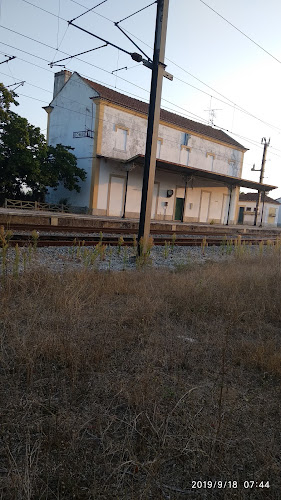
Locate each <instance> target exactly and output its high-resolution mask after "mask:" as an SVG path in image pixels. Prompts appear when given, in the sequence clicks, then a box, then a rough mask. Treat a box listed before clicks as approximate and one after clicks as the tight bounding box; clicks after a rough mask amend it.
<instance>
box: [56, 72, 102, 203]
mask: <svg viewBox="0 0 281 500" xmlns="http://www.w3.org/2000/svg"><path fill="white" fill-rule="evenodd" d="M94 94H95V91H94V90H93V89H91V88H90V87H89V86H88V85H86V84H85V83H84V82H83V81H82V80H81V78H79V76H78V75H77V74H75V73H74V74H73V75H72V76H71V78H70V79H69V81H68V82H67V84H66V85H65V86H64V87H63V89H62V90H61V91H60V92H59V93H58V95H57V96H56V97H55V98H54V100H53V101H52V103H51V105H52V106H53V107H54V109H53V110H52V112H51V113H50V118H49V120H50V121H49V144H51V145H53V146H55V145H56V144H63V145H64V146H71V147H73V148H74V150H73V151H72V153H73V154H75V156H76V157H77V166H78V167H79V168H83V169H84V170H86V173H87V178H86V181H85V182H80V186H81V191H80V193H77V192H76V191H68V190H66V189H64V188H63V186H59V187H58V189H57V190H53V189H50V188H49V194H48V195H47V200H48V201H49V202H50V203H56V202H58V201H59V200H60V199H61V198H67V199H68V202H69V203H70V204H71V205H73V206H81V207H84V206H85V207H88V206H89V199H90V185H91V171H92V158H93V142H94V139H93V138H90V137H82V138H77V139H75V138H73V132H79V131H86V130H88V129H89V130H92V131H93V130H94V125H95V111H96V105H95V103H94V102H93V101H92V100H91V99H90V98H91V97H93V95H94Z"/></svg>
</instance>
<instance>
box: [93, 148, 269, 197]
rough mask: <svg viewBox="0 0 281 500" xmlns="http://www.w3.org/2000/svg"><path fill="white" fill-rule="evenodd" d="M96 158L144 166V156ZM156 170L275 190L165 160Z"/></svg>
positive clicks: (234, 184)
mask: <svg viewBox="0 0 281 500" xmlns="http://www.w3.org/2000/svg"><path fill="white" fill-rule="evenodd" d="M97 158H104V159H106V160H111V161H115V162H118V163H121V164H123V165H127V166H129V165H130V164H131V163H135V164H137V165H140V166H144V155H136V156H133V157H132V158H129V159H128V160H122V159H119V158H112V157H109V156H103V155H97ZM156 168H157V169H159V170H167V171H169V172H175V173H178V174H182V175H186V176H187V177H201V178H204V179H209V180H212V181H216V182H221V183H223V184H226V185H228V186H232V187H235V186H239V187H245V188H248V189H256V190H257V191H265V192H268V191H272V189H276V188H277V186H271V185H270V184H263V183H260V182H254V181H250V180H247V179H242V178H239V177H232V176H230V175H225V174H219V173H217V172H210V171H209V170H203V169H201V168H195V167H189V166H185V165H181V164H180V163H173V162H170V161H166V160H159V159H157V160H156Z"/></svg>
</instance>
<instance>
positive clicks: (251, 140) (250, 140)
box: [6, 40, 279, 156]
mask: <svg viewBox="0 0 281 500" xmlns="http://www.w3.org/2000/svg"><path fill="white" fill-rule="evenodd" d="M34 41H36V40H34ZM39 43H42V42H39ZM6 45H7V44H6ZM43 45H46V44H43ZM48 47H50V46H48ZM50 48H53V47H50ZM19 50H20V49H19ZM32 55H33V56H34V54H32ZM35 57H38V56H35ZM25 62H28V63H29V64H33V65H35V64H34V63H30V62H29V61H25ZM35 66H37V67H39V68H41V69H44V70H46V68H42V67H41V66H38V65H35ZM101 69H102V68H101ZM46 71H50V70H46ZM103 71H106V70H103ZM50 72H51V73H53V72H52V71H50ZM106 72H107V71H106ZM85 77H86V76H85ZM86 78H89V79H90V77H86ZM124 80H125V79H124ZM125 81H127V80H125ZM127 82H128V83H132V82H129V81H127ZM101 83H102V84H104V82H101ZM105 85H108V84H105ZM133 85H134V84H133ZM111 86H112V85H111ZM112 87H113V86H112ZM120 90H123V89H120ZM142 90H145V91H146V89H142ZM146 92H148V91H146ZM131 95H135V94H131ZM26 97H30V98H31V96H26ZM136 97H139V96H136ZM41 102H44V101H41ZM167 102H169V101H167ZM170 104H172V105H174V103H170ZM167 109H168V110H169V108H167ZM170 109H171V108H170ZM180 109H181V110H183V111H184V112H185V113H188V115H190V114H191V113H190V112H189V111H187V110H185V109H184V108H181V107H180ZM171 111H172V112H174V110H171ZM199 118H200V119H201V120H202V118H201V117H199ZM205 121H206V120H205ZM217 128H221V127H217ZM221 130H226V129H223V128H221ZM226 131H227V132H228V133H229V131H228V130H226ZM231 133H232V134H233V135H236V136H238V137H241V136H240V135H239V134H237V133H235V132H231ZM243 138H244V139H245V140H248V141H249V142H251V143H252V144H253V145H254V146H255V147H257V148H261V146H260V145H259V143H258V144H254V143H253V139H249V138H247V137H243ZM274 149H276V148H274ZM276 150H277V151H279V150H278V149H276ZM277 156H278V155H277Z"/></svg>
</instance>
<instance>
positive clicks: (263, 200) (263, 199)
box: [260, 191, 265, 227]
mask: <svg viewBox="0 0 281 500" xmlns="http://www.w3.org/2000/svg"><path fill="white" fill-rule="evenodd" d="M264 202H265V191H264V192H263V198H262V211H261V222H260V227H262V221H263V212H264Z"/></svg>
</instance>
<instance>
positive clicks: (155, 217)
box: [151, 181, 160, 220]
mask: <svg viewBox="0 0 281 500" xmlns="http://www.w3.org/2000/svg"><path fill="white" fill-rule="evenodd" d="M155 184H156V185H157V193H156V202H155V214H154V217H152V216H151V219H152V220H155V219H157V215H158V212H157V209H158V201H159V190H160V182H159V181H157V182H154V186H153V191H154V187H155ZM152 203H153V193H152ZM151 208H152V204H151Z"/></svg>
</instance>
